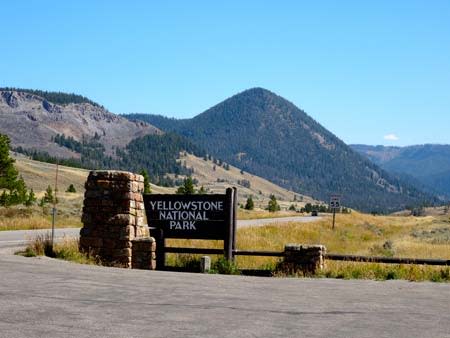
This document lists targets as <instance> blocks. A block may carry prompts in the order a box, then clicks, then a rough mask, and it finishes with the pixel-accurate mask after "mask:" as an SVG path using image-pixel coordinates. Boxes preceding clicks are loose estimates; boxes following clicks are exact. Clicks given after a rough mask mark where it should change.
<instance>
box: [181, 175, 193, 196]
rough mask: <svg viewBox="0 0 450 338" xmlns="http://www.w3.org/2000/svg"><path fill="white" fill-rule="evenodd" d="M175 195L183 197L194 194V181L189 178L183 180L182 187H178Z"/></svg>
mask: <svg viewBox="0 0 450 338" xmlns="http://www.w3.org/2000/svg"><path fill="white" fill-rule="evenodd" d="M177 194H183V195H192V194H195V189H194V181H193V180H192V177H191V176H188V177H187V178H186V179H184V181H183V185H182V186H180V187H179V188H178V190H177Z"/></svg>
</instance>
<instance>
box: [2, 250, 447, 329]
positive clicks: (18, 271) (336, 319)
mask: <svg viewBox="0 0 450 338" xmlns="http://www.w3.org/2000/svg"><path fill="white" fill-rule="evenodd" d="M449 301H450V285H449V284H433V283H409V282H400V281H390V282H373V281H343V280H331V279H330V280H326V279H322V280H316V279H294V278H292V279H284V278H257V277H238V276H220V275H202V274H187V273H185V274H182V273H173V272H159V271H139V270H125V269H116V268H105V267H96V266H86V265H79V264H73V263H69V262H64V261H57V260H52V259H49V258H25V257H19V256H12V255H5V254H3V255H0V337H1V338H10V337H11V338H13V337H14V338H29V337H46V338H47V337H58V338H64V337H77V338H83V337H86V338H97V337H117V338H119V337H146V338H150V337H167V338H172V337H173V338H180V337H196V338H197V337H233V338H235V337H284V338H286V337H346V338H348V337H358V338H360V337H377V338H379V337H408V338H413V337H420V338H426V337H430V338H441V337H450V311H449V310H450V308H449Z"/></svg>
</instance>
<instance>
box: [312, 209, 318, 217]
mask: <svg viewBox="0 0 450 338" xmlns="http://www.w3.org/2000/svg"><path fill="white" fill-rule="evenodd" d="M311 216H314V217H316V216H319V212H318V211H317V210H313V211H311Z"/></svg>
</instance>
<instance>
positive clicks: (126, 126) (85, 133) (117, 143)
mask: <svg viewBox="0 0 450 338" xmlns="http://www.w3.org/2000/svg"><path fill="white" fill-rule="evenodd" d="M44 93H47V92H44ZM47 94H53V96H52V95H46V96H47V97H48V98H53V97H54V98H57V99H58V100H56V99H55V101H61V102H65V103H64V104H56V103H53V102H51V101H49V100H48V99H46V98H44V97H42V96H38V95H36V94H34V93H33V92H27V91H20V90H0V133H2V134H6V135H8V136H9V137H10V138H11V143H12V146H13V147H23V148H25V149H31V148H33V149H36V150H39V151H45V152H48V153H49V154H51V155H52V156H55V157H75V158H77V157H79V154H78V153H76V152H73V151H71V150H70V149H68V148H67V147H62V146H59V145H58V144H56V143H55V142H53V141H52V139H53V138H54V137H55V136H56V135H57V134H64V135H66V136H67V137H73V138H74V139H75V140H76V141H81V140H82V139H83V137H87V138H93V137H95V136H97V138H98V139H99V142H100V143H102V144H103V145H104V147H105V149H106V152H107V153H108V154H112V153H113V148H114V147H124V146H125V145H127V144H128V143H129V142H130V141H131V140H133V139H135V138H137V137H141V136H145V135H149V134H158V133H161V132H160V131H159V130H158V129H157V128H155V127H153V126H152V125H149V124H147V123H144V122H133V121H129V120H127V119H125V118H123V117H120V116H118V115H115V114H112V113H110V112H109V111H107V110H106V109H105V108H103V107H101V106H99V105H97V104H95V103H93V102H89V101H83V100H73V101H75V102H78V103H71V102H70V101H71V100H70V97H71V95H72V96H74V97H77V96H75V95H73V94H62V93H47ZM64 95H67V96H66V97H65V98H66V99H65V100H60V99H61V97H63V98H64Z"/></svg>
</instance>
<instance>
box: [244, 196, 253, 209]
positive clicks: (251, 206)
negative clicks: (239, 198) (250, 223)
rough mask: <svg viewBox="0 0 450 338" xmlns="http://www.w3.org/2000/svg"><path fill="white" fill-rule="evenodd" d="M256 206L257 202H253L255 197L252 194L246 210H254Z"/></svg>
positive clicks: (248, 199) (246, 204)
mask: <svg viewBox="0 0 450 338" xmlns="http://www.w3.org/2000/svg"><path fill="white" fill-rule="evenodd" d="M254 208H255V203H254V202H253V197H252V196H251V195H250V196H249V197H248V198H247V202H246V203H245V209H246V210H253V209H254Z"/></svg>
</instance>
